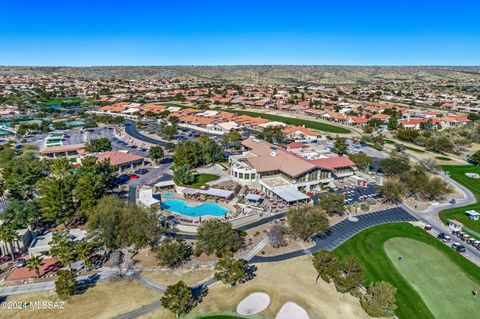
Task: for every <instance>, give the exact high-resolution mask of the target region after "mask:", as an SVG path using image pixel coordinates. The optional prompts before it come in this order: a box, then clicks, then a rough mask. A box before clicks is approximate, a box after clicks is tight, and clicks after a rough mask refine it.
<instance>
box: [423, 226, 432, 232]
mask: <svg viewBox="0 0 480 319" xmlns="http://www.w3.org/2000/svg"><path fill="white" fill-rule="evenodd" d="M423 229H425V230H426V231H430V230H432V225H425V226H424V227H423Z"/></svg>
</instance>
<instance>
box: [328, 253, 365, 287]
mask: <svg viewBox="0 0 480 319" xmlns="http://www.w3.org/2000/svg"><path fill="white" fill-rule="evenodd" d="M363 280H364V275H363V271H362V264H361V263H360V260H359V259H358V258H357V257H356V256H347V257H345V258H344V259H343V260H341V261H340V262H339V264H338V272H337V274H336V276H335V280H334V282H335V287H336V288H337V291H338V292H340V293H342V294H345V293H348V292H350V293H352V294H356V292H357V290H358V288H359V287H360V285H361V284H362V283H363Z"/></svg>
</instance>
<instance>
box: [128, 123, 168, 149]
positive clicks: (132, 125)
mask: <svg viewBox="0 0 480 319" xmlns="http://www.w3.org/2000/svg"><path fill="white" fill-rule="evenodd" d="M123 123H124V125H125V132H126V133H127V134H128V135H130V136H131V137H133V138H136V139H137V140H140V141H143V142H147V143H151V144H155V145H162V146H163V145H165V142H162V141H159V140H156V139H153V138H151V137H148V136H145V135H143V134H141V133H140V132H139V131H138V130H137V127H136V126H135V123H134V122H133V121H129V120H125V121H124V122H123Z"/></svg>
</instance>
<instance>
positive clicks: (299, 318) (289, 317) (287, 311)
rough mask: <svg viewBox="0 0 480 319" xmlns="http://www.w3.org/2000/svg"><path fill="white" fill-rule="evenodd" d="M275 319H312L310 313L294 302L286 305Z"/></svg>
mask: <svg viewBox="0 0 480 319" xmlns="http://www.w3.org/2000/svg"><path fill="white" fill-rule="evenodd" d="M275 319H310V317H309V316H308V313H307V312H306V311H305V309H303V308H302V307H300V306H299V305H297V304H296V303H294V302H290V301H289V302H287V303H285V304H284V305H283V306H282V308H281V309H280V311H279V312H278V314H277V316H276V317H275Z"/></svg>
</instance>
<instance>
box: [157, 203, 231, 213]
mask: <svg viewBox="0 0 480 319" xmlns="http://www.w3.org/2000/svg"><path fill="white" fill-rule="evenodd" d="M162 208H163V209H168V210H169V211H172V212H174V213H177V214H182V215H186V216H190V217H201V216H224V215H225V214H227V213H228V209H226V208H224V207H222V206H220V205H218V204H215V203H206V204H202V205H198V206H188V205H187V204H186V203H185V202H184V201H183V200H180V199H169V200H166V201H164V202H162Z"/></svg>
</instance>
